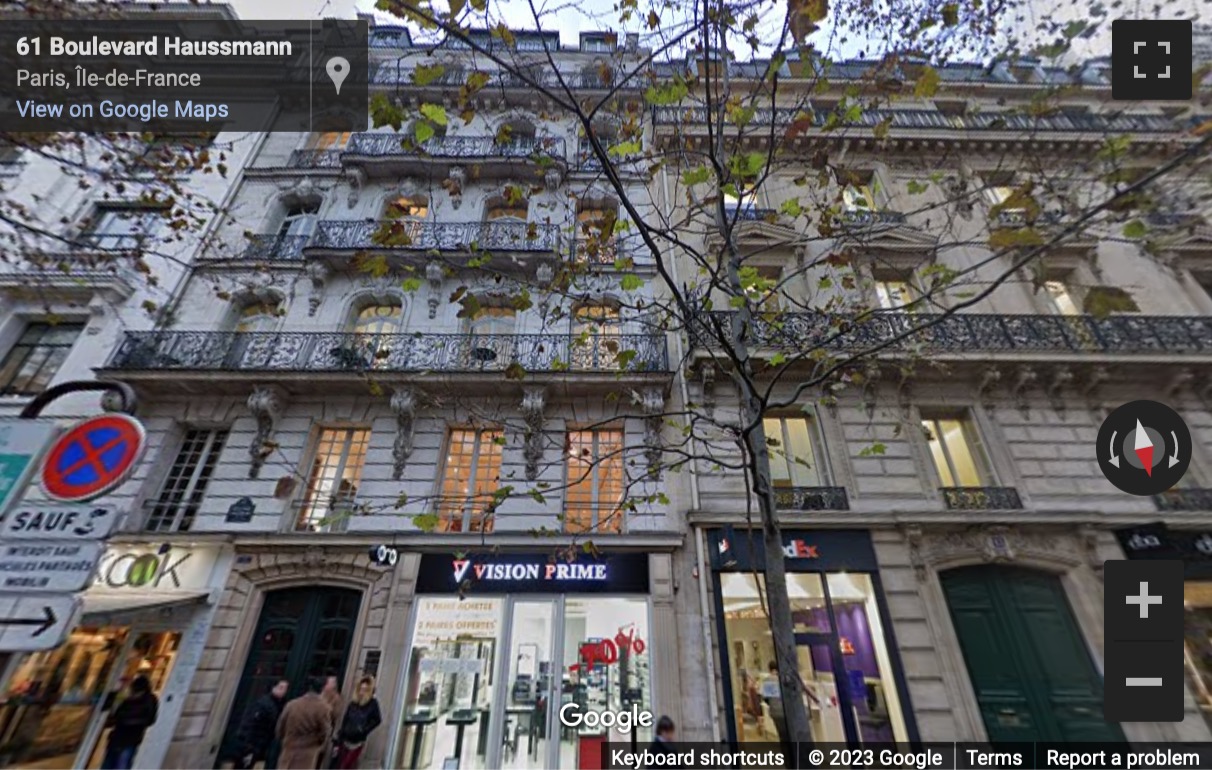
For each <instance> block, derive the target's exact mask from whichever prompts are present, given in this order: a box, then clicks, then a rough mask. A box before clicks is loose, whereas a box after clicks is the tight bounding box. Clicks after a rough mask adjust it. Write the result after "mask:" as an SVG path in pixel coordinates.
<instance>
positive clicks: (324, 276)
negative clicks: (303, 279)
mask: <svg viewBox="0 0 1212 770" xmlns="http://www.w3.org/2000/svg"><path fill="white" fill-rule="evenodd" d="M329 273H330V271H329V269H328V266H327V265H325V264H324V263H323V262H312V263H311V264H309V265H308V266H307V277H308V278H310V279H311V294H309V295H308V297H307V315H308V316H314V315H315V314H316V312H317V311H319V309H320V303H321V302H323V301H324V284H325V283H327V281H328V276H329Z"/></svg>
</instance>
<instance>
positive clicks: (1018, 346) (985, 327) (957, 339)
mask: <svg viewBox="0 0 1212 770" xmlns="http://www.w3.org/2000/svg"><path fill="white" fill-rule="evenodd" d="M734 317H735V315H734V314H733V313H732V312H730V311H715V312H712V313H709V314H707V315H706V316H705V317H704V318H703V319H702V320H700V321H699V322H698V324H699V326H700V329H701V330H702V332H701V333H702V334H705V335H706V336H705V337H703V338H702V344H704V345H706V346H708V347H710V346H711V340H713V339H715V334H714V331H713V330H714V328H715V324H717V323H718V324H720V325H721V326H722V328H723V329H724V330H725V331H727V329H728V324H730V323H731V322H732V319H733V318H734ZM777 319H778V320H774V321H768V320H762V319H758V320H755V321H754V325H753V329H751V330H749V334H748V338H749V340H750V341H751V342H756V343H757V344H760V345H766V346H770V347H776V348H788V349H791V350H806V349H813V348H815V347H817V346H823V347H824V348H825V349H828V350H838V351H853V350H862V349H866V348H870V347H871V346H873V345H878V344H882V343H886V342H888V341H889V340H891V339H892V338H894V337H899V336H900V335H902V334H905V333H906V332H910V331H911V330H913V329H915V328H916V329H920V331H917V332H914V333H911V334H910V335H909V336H908V337H906V338H905V339H903V340H900V341H899V342H896V343H894V344H892V345H891V346H890V348H889V350H891V351H893V352H895V351H907V350H917V351H921V352H933V353H948V352H951V353H970V352H1014V353H1024V352H1036V353H1065V352H1085V353H1108V354H1129V355H1133V354H1175V353H1212V317H1210V316H1177V315H1175V316H1146V315H1136V314H1133V313H1125V314H1122V315H1112V316H1107V317H1106V318H1096V317H1094V316H1088V315H997V314H992V313H988V314H987V313H956V314H954V315H950V316H946V317H943V316H941V315H939V314H933V313H872V314H870V315H868V316H867V317H865V318H863V319H862V320H858V321H855V320H848V319H844V318H841V317H839V316H836V315H834V316H830V315H826V314H816V313H782V314H780V315H779V316H777ZM934 321H937V323H936V324H935V325H933V326H928V324H930V323H931V322H934ZM703 324H710V325H709V326H706V327H703Z"/></svg>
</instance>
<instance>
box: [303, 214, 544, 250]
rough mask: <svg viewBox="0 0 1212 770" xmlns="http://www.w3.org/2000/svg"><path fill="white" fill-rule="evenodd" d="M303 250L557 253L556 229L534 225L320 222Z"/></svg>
mask: <svg viewBox="0 0 1212 770" xmlns="http://www.w3.org/2000/svg"><path fill="white" fill-rule="evenodd" d="M307 248H308V249H329V250H355V249H383V250H397V249H398V250H406V251H460V252H461V251H469V250H472V249H473V248H474V249H476V250H478V251H489V252H491V251H527V252H553V253H556V252H559V250H560V228H559V226H558V225H553V224H536V223H534V222H504V221H499V220H498V221H493V222H422V221H414V220H407V219H397V220H391V221H387V222H374V221H370V222H367V221H365V220H335V219H329V220H325V221H323V222H320V223H319V224H318V225H317V227H316V233H315V235H314V236H312V239H311V243H309V244H308V245H307Z"/></svg>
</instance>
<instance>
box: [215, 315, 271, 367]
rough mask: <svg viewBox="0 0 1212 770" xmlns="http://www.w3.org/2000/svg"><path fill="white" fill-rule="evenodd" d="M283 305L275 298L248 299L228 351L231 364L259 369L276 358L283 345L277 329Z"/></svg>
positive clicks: (237, 317)
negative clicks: (276, 332)
mask: <svg viewBox="0 0 1212 770" xmlns="http://www.w3.org/2000/svg"><path fill="white" fill-rule="evenodd" d="M281 316H282V305H281V304H280V303H277V302H273V301H254V302H249V303H248V304H246V305H244V306H243V307H241V308H240V310H239V313H238V314H237V315H236V317H235V321H234V326H233V328H232V330H233V331H234V332H235V335H234V337H233V339H232V341H231V347H230V348H229V352H228V366H229V367H231V368H234V369H244V368H258V367H262V366H264V365H265V364H266V363H267V362H268V361H270V360H271V359H272V358H273V355H274V352H275V351H276V350H277V349H278V348H279V347H280V346H279V344H278V343H279V341H280V340H278V339H277V337H278V335H276V334H271V333H270V332H273V331H275V330H276V329H277V328H278V319H279V318H280V317H281Z"/></svg>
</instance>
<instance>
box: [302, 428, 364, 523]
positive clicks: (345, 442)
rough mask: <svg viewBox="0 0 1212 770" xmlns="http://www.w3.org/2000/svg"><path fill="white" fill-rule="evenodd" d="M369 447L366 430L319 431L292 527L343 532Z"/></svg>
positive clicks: (337, 429) (340, 429) (333, 429)
mask: <svg viewBox="0 0 1212 770" xmlns="http://www.w3.org/2000/svg"><path fill="white" fill-rule="evenodd" d="M369 445H370V429H369V428H321V429H320V433H319V435H318V436H317V437H316V444H315V453H314V455H313V457H312V462H311V472H310V473H308V475H307V488H306V490H305V491H304V495H303V503H302V505H301V506H300V507H299V515H298V518H297V519H296V520H295V528H296V529H298V530H302V531H306V532H343V531H345V529H346V528H347V527H348V526H349V517H350V516H351V515H352V514H353V509H354V501H355V500H356V499H357V496H358V485H359V484H361V483H362V467H363V465H365V463H366V449H367V447H368V446H369Z"/></svg>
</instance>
